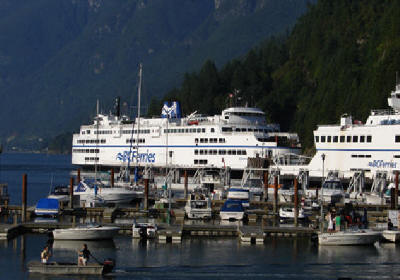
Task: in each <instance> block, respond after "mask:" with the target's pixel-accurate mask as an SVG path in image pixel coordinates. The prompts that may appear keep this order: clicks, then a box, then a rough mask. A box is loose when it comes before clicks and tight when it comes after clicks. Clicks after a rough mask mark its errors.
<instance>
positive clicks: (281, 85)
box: [165, 0, 400, 148]
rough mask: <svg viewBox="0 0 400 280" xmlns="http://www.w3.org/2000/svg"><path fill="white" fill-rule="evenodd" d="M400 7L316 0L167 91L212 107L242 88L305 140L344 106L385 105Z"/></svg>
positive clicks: (358, 111)
mask: <svg viewBox="0 0 400 280" xmlns="http://www.w3.org/2000/svg"><path fill="white" fill-rule="evenodd" d="M399 14H400V2H398V1H388V0H369V1H362V0H352V1H347V0H337V1H336V0H335V1H330V0H320V1H318V2H317V3H316V4H315V5H310V8H309V11H308V12H307V14H305V15H304V16H302V17H301V18H300V19H299V20H298V23H297V24H296V26H295V27H294V28H293V31H292V32H291V33H290V34H289V35H288V36H284V37H279V38H277V37H275V38H271V39H269V40H268V41H266V42H265V43H263V44H262V45H260V46H259V47H257V48H254V49H252V50H251V51H250V52H249V53H248V54H247V55H246V56H244V57H242V58H240V59H236V60H233V61H231V62H229V63H227V64H226V65H225V66H223V67H222V68H221V69H220V70H219V71H217V70H216V69H215V65H213V63H212V62H211V61H207V62H206V63H205V64H204V66H203V68H202V69H201V70H200V71H199V72H198V73H191V74H186V75H185V78H184V81H183V83H182V86H181V87H180V88H178V89H174V90H173V91H171V92H170V93H169V94H167V95H166V96H165V99H178V100H180V101H181V102H182V105H183V109H184V110H185V111H194V110H198V111H199V112H200V113H208V114H210V113H217V112H218V111H220V110H221V109H223V108H224V107H225V105H226V98H227V95H228V93H229V92H232V91H233V90H234V89H237V90H240V94H241V95H242V96H243V98H244V99H245V100H246V101H247V102H248V103H249V105H254V106H259V107H261V108H262V109H264V110H265V111H266V113H267V115H268V117H269V120H270V121H272V122H277V123H279V124H281V127H282V128H283V129H285V130H286V129H288V130H291V131H296V132H298V133H299V135H300V137H301V140H302V142H303V146H304V147H306V148H309V147H311V146H312V132H313V130H314V129H315V128H316V125H317V124H327V123H337V122H338V118H339V116H340V115H341V114H343V113H350V114H352V115H353V116H354V117H355V118H357V119H360V120H364V119H365V118H366V117H367V115H368V114H369V111H370V110H371V109H374V108H384V107H385V106H386V97H387V96H388V94H389V92H390V90H392V89H393V88H394V85H395V74H396V71H397V70H399V69H400V51H399V50H400V36H399V35H400V18H399V16H398V15H399Z"/></svg>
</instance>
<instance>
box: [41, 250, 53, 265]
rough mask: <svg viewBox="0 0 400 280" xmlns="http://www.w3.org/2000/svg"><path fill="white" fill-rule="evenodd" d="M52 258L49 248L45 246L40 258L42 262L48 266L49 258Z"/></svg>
mask: <svg viewBox="0 0 400 280" xmlns="http://www.w3.org/2000/svg"><path fill="white" fill-rule="evenodd" d="M50 256H51V253H50V250H49V246H47V245H46V246H45V247H44V249H43V251H42V253H41V254H40V258H41V260H42V263H44V264H47V262H48V261H49V258H50Z"/></svg>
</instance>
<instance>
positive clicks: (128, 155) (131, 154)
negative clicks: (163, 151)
mask: <svg viewBox="0 0 400 280" xmlns="http://www.w3.org/2000/svg"><path fill="white" fill-rule="evenodd" d="M117 160H120V161H122V162H127V161H128V160H130V161H136V160H138V161H139V162H147V163H152V162H155V160H156V154H155V153H149V150H147V151H146V152H145V153H139V155H137V151H123V152H121V153H118V154H117Z"/></svg>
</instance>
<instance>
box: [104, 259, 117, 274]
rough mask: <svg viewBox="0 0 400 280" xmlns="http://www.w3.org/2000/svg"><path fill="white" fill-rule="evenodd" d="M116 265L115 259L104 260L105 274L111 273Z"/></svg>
mask: <svg viewBox="0 0 400 280" xmlns="http://www.w3.org/2000/svg"><path fill="white" fill-rule="evenodd" d="M114 267H115V260H114V259H111V258H108V259H105V260H104V262H103V274H107V273H110V272H111V271H112V270H113V269H114Z"/></svg>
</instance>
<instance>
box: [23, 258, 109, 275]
mask: <svg viewBox="0 0 400 280" xmlns="http://www.w3.org/2000/svg"><path fill="white" fill-rule="evenodd" d="M114 266H115V261H114V260H112V259H107V260H105V261H104V262H103V263H88V264H87V265H77V264H76V263H66V262H51V263H47V264H43V263H41V262H38V261H32V262H29V263H28V271H29V272H30V273H39V274H51V275H102V274H107V273H110V272H112V270H113V269H114Z"/></svg>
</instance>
